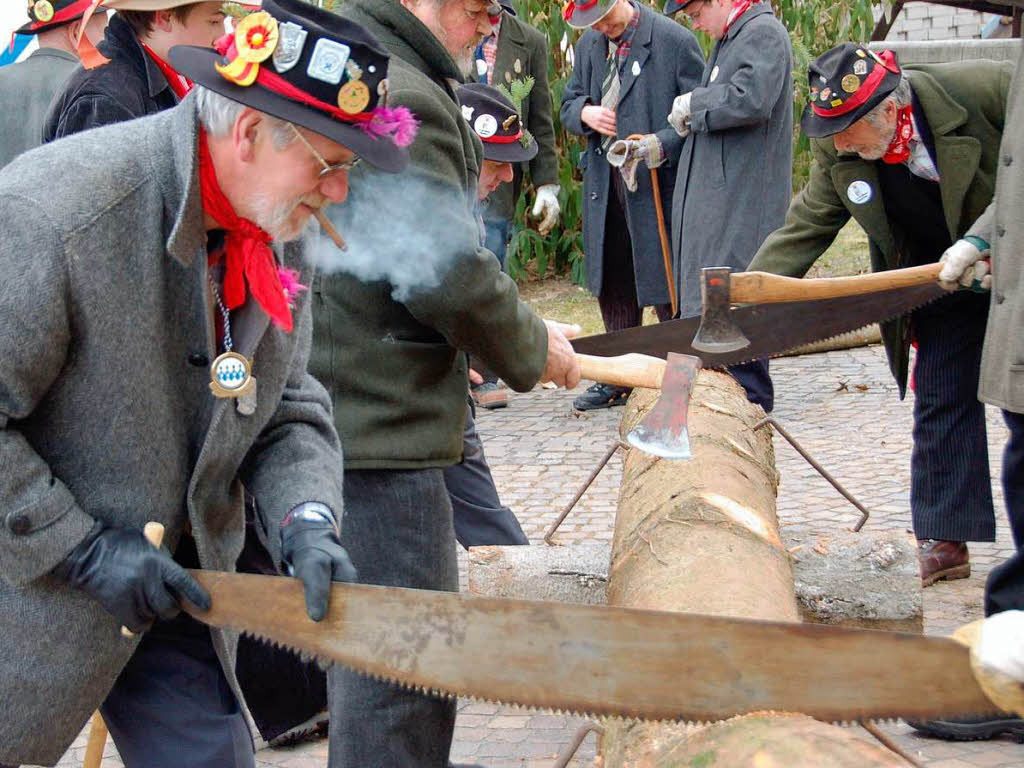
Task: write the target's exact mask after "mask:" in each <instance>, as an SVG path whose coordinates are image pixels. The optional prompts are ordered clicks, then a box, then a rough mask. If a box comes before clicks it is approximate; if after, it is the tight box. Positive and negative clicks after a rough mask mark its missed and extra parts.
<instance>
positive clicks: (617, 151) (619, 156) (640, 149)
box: [605, 133, 665, 192]
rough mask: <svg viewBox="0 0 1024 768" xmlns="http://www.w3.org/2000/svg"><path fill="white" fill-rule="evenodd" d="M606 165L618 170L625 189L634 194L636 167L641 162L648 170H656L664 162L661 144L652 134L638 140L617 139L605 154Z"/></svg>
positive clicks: (635, 188)
mask: <svg viewBox="0 0 1024 768" xmlns="http://www.w3.org/2000/svg"><path fill="white" fill-rule="evenodd" d="M605 158H607V160H608V164H609V165H611V166H612V167H613V168H618V169H619V173H621V174H622V179H623V181H625V182H626V189H628V190H629V191H630V192H636V190H637V184H636V167H637V166H638V165H639V164H640V161H641V160H643V161H644V162H646V163H647V167H648V168H657V167H658V166H659V165H661V164H662V163H664V162H665V156H664V155H663V154H662V151H661V142H660V141H658V137H657V136H655V135H654V134H653V133H648V134H647V135H645V136H641V137H640V138H639V139H618V140H617V141H613V142H612V143H611V145H610V146H609V147H608V151H607V152H606V153H605Z"/></svg>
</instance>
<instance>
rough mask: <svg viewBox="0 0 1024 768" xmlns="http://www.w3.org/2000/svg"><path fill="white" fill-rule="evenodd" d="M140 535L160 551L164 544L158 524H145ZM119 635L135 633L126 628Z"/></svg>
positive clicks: (132, 634) (122, 628)
mask: <svg viewBox="0 0 1024 768" xmlns="http://www.w3.org/2000/svg"><path fill="white" fill-rule="evenodd" d="M142 535H143V536H145V537H146V541H148V542H149V543H150V544H152V545H153V546H154V547H156V548H157V549H160V545H161V544H163V543H164V527H163V525H162V524H160V523H154V522H152V521H151V522H148V523H146V524H145V525H144V526H143V527H142ZM121 634H122V635H124V636H125V637H135V633H134V632H132V631H131V630H130V629H128V627H121Z"/></svg>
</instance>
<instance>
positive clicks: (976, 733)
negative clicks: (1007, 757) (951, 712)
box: [907, 715, 1024, 743]
mask: <svg viewBox="0 0 1024 768" xmlns="http://www.w3.org/2000/svg"><path fill="white" fill-rule="evenodd" d="M907 725H909V726H910V727H911V728H914V729H916V730H918V731H920V732H921V733H923V734H925V735H926V736H934V737H936V738H939V739H947V740H950V741H978V740H981V739H994V738H996V737H997V736H1003V735H1006V736H1009V737H1010V738H1012V739H1014V740H1015V741H1018V742H1021V743H1024V720H1022V719H1021V718H1019V717H1015V716H1014V715H995V716H994V715H988V716H986V717H956V718H949V719H947V720H940V719H936V720H907Z"/></svg>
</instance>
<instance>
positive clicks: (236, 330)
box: [0, 96, 342, 765]
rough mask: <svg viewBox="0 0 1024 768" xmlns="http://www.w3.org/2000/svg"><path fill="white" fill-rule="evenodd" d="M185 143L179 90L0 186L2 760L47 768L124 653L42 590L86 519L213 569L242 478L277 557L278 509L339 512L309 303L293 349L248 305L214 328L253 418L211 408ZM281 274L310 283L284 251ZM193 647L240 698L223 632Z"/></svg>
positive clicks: (208, 346)
mask: <svg viewBox="0 0 1024 768" xmlns="http://www.w3.org/2000/svg"><path fill="white" fill-rule="evenodd" d="M197 135H198V134H197V121H196V117H195V110H194V98H193V97H191V96H190V97H188V98H186V99H185V100H184V101H183V102H182V103H181V104H180V105H179V106H177V107H175V108H174V109H171V110H168V111H167V112H164V113H161V114H158V115H153V116H151V117H146V118H142V119H140V120H134V121H131V122H127V123H122V124H118V125H113V126H108V127H104V128H99V129H96V130H94V131H86V132H84V133H81V134H78V135H75V136H71V137H69V138H66V139H63V140H61V141H59V142H55V143H53V144H49V145H46V146H44V147H41V148H39V149H35V150H33V151H31V152H27V153H25V154H24V155H22V156H21V157H19V158H18V159H17V160H15V161H14V162H13V163H12V164H11V165H9V166H8V167H6V168H5V169H4V170H3V171H2V172H0V230H2V231H3V233H4V236H3V238H0V274H3V275H4V280H3V282H2V283H0V467H2V471H0V637H2V638H3V641H2V643H0V701H2V702H4V704H5V707H4V713H3V717H0V763H15V764H17V763H38V764H44V765H52V764H53V763H54V762H56V761H57V760H58V759H59V758H60V757H61V755H63V754H64V752H65V750H66V749H67V747H68V745H69V744H70V743H71V741H72V740H73V739H74V738H75V736H76V735H77V734H78V733H79V731H80V730H81V728H82V726H83V725H84V724H85V722H86V721H87V719H88V717H89V715H90V713H91V712H92V711H93V710H95V709H96V707H97V706H98V705H99V704H100V702H101V701H102V700H103V699H104V697H105V696H106V694H107V692H108V691H109V689H110V688H111V686H112V685H113V683H114V680H115V678H116V676H117V674H118V672H119V671H120V670H121V668H122V667H123V666H124V664H125V663H126V662H127V661H128V658H129V657H130V656H131V654H132V652H133V651H134V649H135V646H136V644H137V642H138V641H137V639H125V638H123V637H121V635H120V632H119V629H118V623H117V622H116V621H115V620H114V618H113V617H112V616H110V615H109V614H108V613H106V612H105V611H104V610H103V608H102V607H101V606H100V605H99V604H98V603H97V602H94V601H93V600H92V599H91V598H89V597H88V596H86V595H85V594H84V593H82V592H80V591H78V590H75V589H73V588H70V587H68V586H66V585H65V584H64V583H62V582H59V581H57V580H56V579H54V578H53V577H52V576H50V575H49V572H50V570H51V569H52V568H53V567H54V566H55V565H56V564H57V563H58V562H59V561H60V560H61V559H62V558H63V557H64V556H65V555H67V553H68V552H69V551H70V550H71V549H72V548H73V547H74V546H75V545H76V544H77V543H78V542H79V541H81V539H82V538H83V537H84V536H85V535H86V533H87V532H88V531H89V530H90V528H92V526H93V523H94V521H95V520H97V519H99V520H103V521H105V522H107V523H109V524H110V525H113V526H131V527H137V528H141V527H142V525H143V524H144V523H145V522H146V521H149V520H155V521H157V522H160V523H163V524H164V525H165V526H166V538H165V543H166V545H167V546H168V547H169V548H170V549H171V550H172V551H173V550H174V549H175V548H176V546H177V543H178V541H179V540H180V538H181V535H182V532H183V530H185V529H186V526H188V527H189V528H190V530H191V534H192V536H193V537H194V538H195V542H196V546H197V549H198V551H199V559H200V562H201V564H202V567H203V568H206V569H217V570H224V571H231V570H233V569H234V564H235V560H236V558H237V557H238V553H239V551H240V550H241V547H242V540H243V527H244V515H243V509H242V486H243V484H244V486H245V488H246V490H248V492H249V493H251V494H252V495H253V497H254V498H255V500H256V505H257V510H258V513H259V515H260V517H261V520H262V523H263V525H264V526H265V528H266V530H267V531H268V532H269V533H270V535H268V536H267V540H268V543H269V546H270V550H271V554H272V555H273V557H274V559H275V561H276V562H278V564H279V563H280V542H279V537H278V536H277V535H276V532H277V530H278V527H279V524H280V521H281V520H282V519H283V518H284V516H285V514H286V513H287V511H288V510H289V509H290V508H291V507H293V506H295V505H296V504H299V503H302V502H304V501H322V502H325V503H327V504H328V505H330V506H331V507H332V508H333V509H334V510H335V511H336V512H337V513H339V515H340V513H341V512H342V490H341V479H342V456H341V447H340V445H339V441H338V437H337V433H336V431H335V429H334V425H333V420H332V417H331V405H330V401H329V399H328V397H327V394H326V392H325V391H324V389H323V387H321V386H320V385H319V384H318V383H317V382H316V381H315V380H314V379H313V378H312V377H310V376H309V375H308V374H307V372H306V361H307V356H308V352H309V345H310V335H311V321H310V312H309V306H308V303H309V302H308V298H309V293H308V292H305V293H302V294H301V295H300V297H299V298H298V299H297V301H296V306H295V319H296V327H295V330H294V331H293V332H292V333H291V334H286V333H284V332H283V331H282V330H280V329H278V328H276V327H274V326H271V325H270V324H269V321H268V318H267V316H266V314H264V312H263V311H262V310H261V309H260V308H259V307H258V306H257V305H256V304H255V303H254V302H252V301H249V302H248V303H246V304H245V305H244V306H243V307H241V308H240V309H239V310H237V311H235V312H234V313H233V319H232V329H231V330H232V335H233V336H234V340H235V349H236V350H237V351H239V352H241V353H242V354H244V355H246V356H247V357H249V359H250V360H251V361H252V362H253V372H254V374H255V377H256V378H257V381H258V393H257V405H256V410H255V412H254V413H252V414H251V415H243V413H241V412H240V411H239V410H238V408H237V407H236V404H235V402H234V401H233V400H215V399H214V398H213V397H212V395H211V394H210V390H209V380H210V373H209V367H208V364H206V362H205V360H212V359H213V357H214V355H215V346H214V336H213V328H212V323H211V322H210V317H211V315H210V312H209V310H208V303H207V301H208V291H209V287H208V286H209V281H208V277H207V253H206V232H205V227H204V224H203V213H202V206H201V202H200V192H199V183H198V176H197V163H196V141H197ZM58 171H59V172H58ZM283 259H284V262H285V263H286V264H287V265H289V266H291V267H293V268H295V269H300V270H301V271H302V275H301V281H302V282H303V283H304V284H306V285H308V284H309V283H310V278H311V277H312V276H311V274H310V273H309V270H308V268H307V267H306V266H305V265H304V263H303V261H302V259H301V247H300V246H299V245H289V246H286V247H285V248H284V249H283ZM204 359H205V360H204ZM213 640H214V647H215V649H216V651H217V653H218V656H219V657H220V660H221V663H222V664H223V666H224V669H225V673H226V675H227V679H228V681H229V682H230V683H231V685H232V686H233V687H234V689H235V694H236V697H238V699H239V701H241V696H240V694H239V692H238V685H237V681H236V679H235V675H234V672H233V670H232V667H233V664H234V653H235V647H236V640H237V638H235V637H233V636H230V635H228V634H226V633H223V632H220V631H214V632H213Z"/></svg>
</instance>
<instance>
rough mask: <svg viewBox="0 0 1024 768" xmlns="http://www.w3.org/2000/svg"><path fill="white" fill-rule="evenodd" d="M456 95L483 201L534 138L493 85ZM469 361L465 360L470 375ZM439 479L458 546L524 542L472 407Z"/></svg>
mask: <svg viewBox="0 0 1024 768" xmlns="http://www.w3.org/2000/svg"><path fill="white" fill-rule="evenodd" d="M458 97H459V103H460V104H461V105H462V116H463V117H464V118H465V119H466V122H468V123H469V124H470V125H471V126H472V127H473V131H474V133H476V135H477V136H478V137H479V138H480V141H481V143H482V144H483V147H484V159H483V162H482V163H481V164H480V177H479V179H478V180H477V192H476V196H477V200H478V201H479V202H481V203H483V201H484V200H486V199H487V198H488V196H490V195H491V194H493V193H494V192H495V190H497V189H499V188H500V187H501V186H502V185H503V184H511V183H512V180H513V177H514V170H513V164H514V163H525V162H529V161H530V160H531V159H532V158H534V157H535V156H536V155H537V141H536V139H535V138H534V137H533V135H532V134H531V133H530V132H529V131H528V130H526V129H525V128H524V127H523V124H522V118H521V116H520V115H519V113H518V112H517V111H516V109H515V107H513V106H512V104H511V102H509V101H508V100H507V99H506V98H505V96H504V95H503V94H502V93H501V91H499V90H498V89H497V88H492V87H491V86H489V85H484V84H483V83H468V84H466V85H460V86H459V87H458ZM478 218H479V224H480V237H481V243H483V242H484V241H485V240H486V237H487V230H486V226H485V221H484V219H483V217H482V215H480V216H478ZM473 365H474V362H473V360H472V359H471V360H470V366H471V371H470V377H471V379H472V378H473V373H474V371H472V366H473ZM477 375H478V376H479V373H478V374H477ZM481 378H482V377H481ZM444 484H445V487H446V488H447V489H448V496H449V498H450V499H451V503H452V519H453V523H454V525H455V538H456V539H457V540H458V542H459V543H460V544H461V545H462V546H464V547H466V548H467V549H468V548H469V547H479V546H515V545H524V544H529V543H530V540H529V539H528V538H526V534H525V533H523V529H522V527H521V526H520V525H519V520H518V519H517V518H516V516H515V513H514V512H513V511H512V510H511V509H509V508H508V507H506V506H505V505H503V504H502V503H501V499H500V498H499V496H498V489H497V488H496V487H495V485H494V478H493V477H492V476H491V469H490V467H488V466H487V458H486V456H484V446H483V442H482V441H481V440H480V435H479V434H478V433H477V431H476V422H475V419H474V414H473V409H472V406H470V407H469V408H468V412H467V414H466V431H465V434H464V435H463V449H462V461H461V462H459V463H458V464H453V465H452V466H450V467H446V468H445V470H444Z"/></svg>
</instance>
